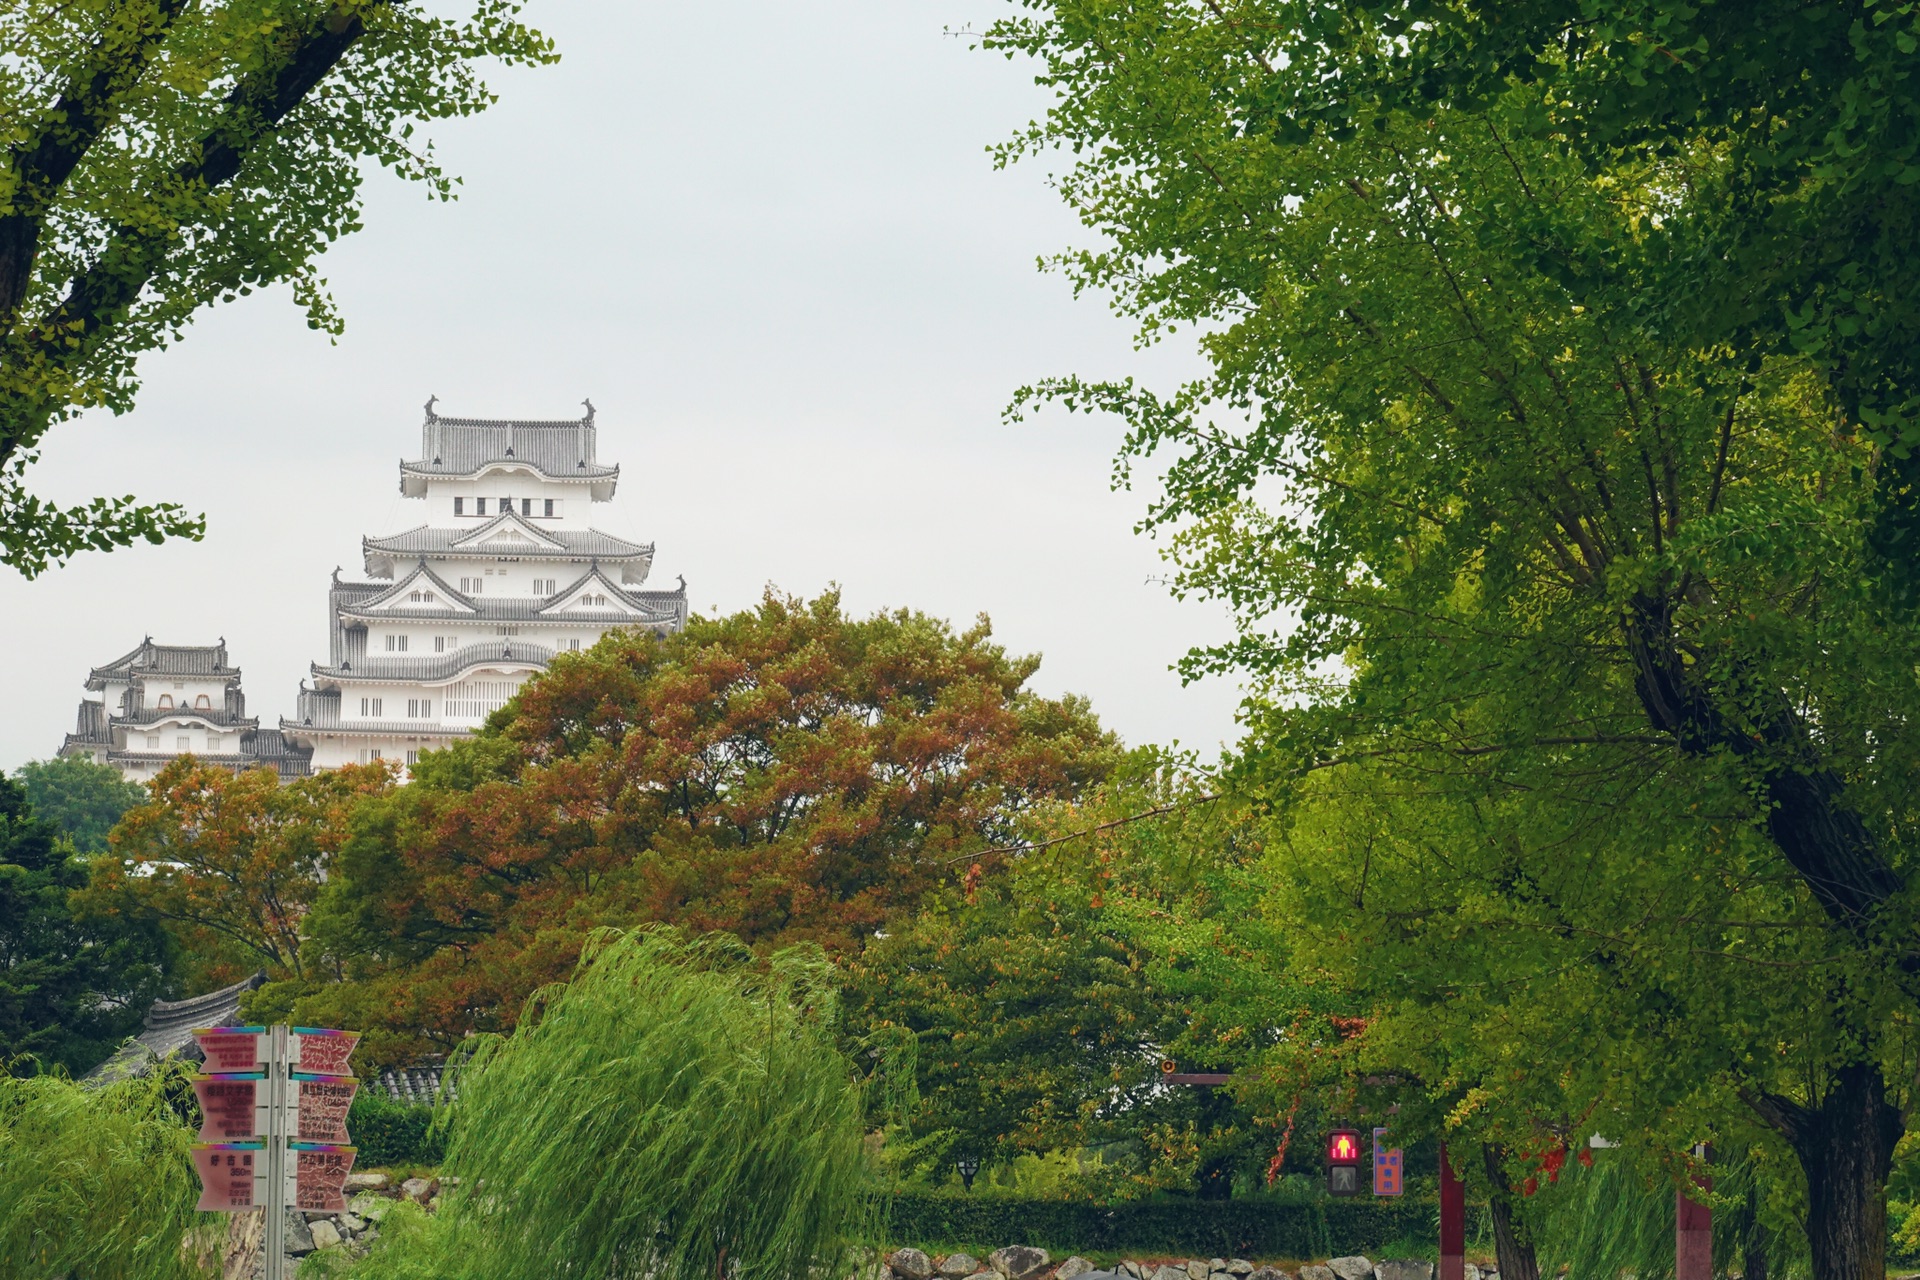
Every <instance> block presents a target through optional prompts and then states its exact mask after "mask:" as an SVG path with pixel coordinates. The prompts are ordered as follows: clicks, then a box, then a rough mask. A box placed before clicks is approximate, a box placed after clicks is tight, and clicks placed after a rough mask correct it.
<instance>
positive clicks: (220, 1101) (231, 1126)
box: [193, 1071, 266, 1142]
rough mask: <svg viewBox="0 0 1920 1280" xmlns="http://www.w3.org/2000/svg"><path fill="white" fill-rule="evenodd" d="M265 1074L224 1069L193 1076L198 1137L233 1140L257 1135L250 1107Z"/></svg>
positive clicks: (254, 1102) (253, 1115)
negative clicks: (197, 1112) (197, 1108)
mask: <svg viewBox="0 0 1920 1280" xmlns="http://www.w3.org/2000/svg"><path fill="white" fill-rule="evenodd" d="M265 1080H266V1074H265V1073H264V1072H260V1071H253V1072H225V1073H222V1074H220V1075H207V1076H195V1077H194V1078H193V1096H194V1097H196V1098H198V1099H199V1100H200V1140H201V1141H202V1142H234V1141H242V1140H245V1139H247V1138H253V1137H258V1136H259V1135H258V1134H257V1133H255V1131H254V1125H255V1123H256V1117H255V1114H254V1107H255V1105H256V1103H257V1102H258V1100H259V1096H260V1094H259V1089H260V1086H261V1085H262V1084H263V1083H265Z"/></svg>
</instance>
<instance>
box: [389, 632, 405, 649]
mask: <svg viewBox="0 0 1920 1280" xmlns="http://www.w3.org/2000/svg"><path fill="white" fill-rule="evenodd" d="M406 651H407V638H406V637H405V636H388V637H387V652H388V653H405V652H406Z"/></svg>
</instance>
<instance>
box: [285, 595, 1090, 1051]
mask: <svg viewBox="0 0 1920 1280" xmlns="http://www.w3.org/2000/svg"><path fill="white" fill-rule="evenodd" d="M1037 666H1038V660H1037V659H1035V658H1015V657H1010V656H1009V655H1008V654H1007V653H1006V652H1005V650H1004V649H1002V648H1001V647H1000V646H998V645H995V644H994V643H992V640H991V631H990V629H989V627H988V624H987V623H986V621H985V620H984V619H982V620H981V621H980V622H979V623H977V624H976V625H975V626H973V627H971V628H969V629H968V630H966V631H963V632H957V633H956V632H955V631H954V630H953V629H951V628H950V627H948V626H947V625H946V624H945V623H942V622H940V621H938V620H936V619H933V618H929V617H927V616H925V615H924V614H918V613H911V612H907V611H904V610H903V611H898V612H890V613H881V614H876V615H874V616H873V617H869V618H850V617H848V616H847V615H846V614H845V613H844V612H843V611H842V609H841V605H840V599H839V596H838V595H837V594H836V593H828V594H826V595H823V596H821V597H820V598H818V599H816V600H812V601H801V600H798V599H794V598H790V597H785V596H780V595H777V594H773V593H769V594H768V595H767V597H766V598H765V599H764V600H763V601H762V603H761V604H760V606H759V607H758V608H757V609H754V610H749V611H743V612H740V613H736V614H733V615H731V616H728V617H722V618H715V619H700V618H696V619H694V620H693V621H692V623H691V624H690V625H689V626H688V628H687V629H686V630H685V631H684V632H682V633H680V634H677V635H673V636H667V637H656V636H653V635H650V634H645V633H635V634H619V635H614V636H610V637H608V638H607V639H605V640H603V641H602V642H601V643H600V644H599V645H598V646H596V647H595V648H594V649H592V650H590V651H587V652H584V653H581V654H578V655H572V654H565V655H562V656H561V657H560V658H558V659H557V660H556V661H555V663H554V665H553V667H552V669H551V670H550V671H548V672H547V673H546V674H545V675H543V676H541V677H540V678H538V679H536V680H534V681H532V682H530V683H529V684H528V685H527V686H526V688H525V689H523V690H522V691H521V693H520V695H519V697H518V698H516V699H515V700H514V702H513V703H512V704H511V705H509V706H508V707H507V708H506V709H504V710H503V711H501V712H500V713H499V714H498V715H496V716H495V718H494V720H493V721H492V722H491V723H490V724H489V726H488V727H487V728H486V730H485V731H483V732H482V733H481V734H479V735H477V736H476V737H475V738H474V739H473V740H471V741H467V742H462V743H460V744H458V745H456V746H455V747H453V748H452V749H450V750H448V751H445V752H440V753H436V754H432V755H429V756H427V757H425V758H423V759H422V761H421V762H420V764H419V765H418V766H417V767H416V769H415V770H414V779H415V780H414V782H413V784H412V785H411V786H408V787H406V788H403V789H401V790H399V791H397V792H394V793H392V794H390V795H387V796H385V797H382V798H380V799H378V800H376V801H374V802H372V803H370V804H367V805H363V806H362V807H361V808H360V810H359V811H358V812H357V813H356V814H355V816H354V821H353V827H352V830H351V831H350V832H349V833H347V838H346V839H345V840H344V841H343V843H342V846H341V850H340V853H339V855H338V857H337V858H336V860H335V864H334V870H333V875H332V877H331V879H330V882H329V884H328V886H327V888H326V890H325V892H324V893H323V895H322V897H321V900H320V901H319V902H318V904H317V905H316V908H315V911H314V914H313V916H312V919H311V923H310V929H309V932H310V935H311V937H310V939H309V942H308V944H307V945H308V949H309V954H308V959H309V963H314V964H319V965H321V966H322V967H323V968H325V969H327V970H328V971H330V972H331V971H336V970H337V971H338V972H339V973H341V974H342V975H344V976H345V977H346V978H347V979H348V981H346V982H345V983H341V984H335V985H332V986H329V987H327V988H325V989H322V990H319V991H316V992H314V993H313V994H311V995H309V996H307V997H306V998H305V999H303V1000H302V1001H301V1002H300V1003H299V1004H298V1005H297V1006H296V1009H297V1011H298V1016H300V1017H303V1018H323V1019H330V1020H334V1021H335V1022H336V1023H337V1024H338V1025H354V1026H364V1027H369V1028H371V1029H373V1030H374V1031H375V1032H376V1034H375V1035H374V1036H373V1037H371V1038H370V1040H369V1041H368V1043H367V1045H366V1050H367V1053H368V1055H369V1057H370V1058H371V1057H377V1056H380V1055H382V1054H390V1055H393V1056H403V1055H404V1054H406V1053H410V1052H417V1051H418V1050H420V1049H421V1048H425V1047H429V1046H434V1045H438V1046H442V1047H444V1046H446V1045H449V1044H451V1043H452V1042H454V1041H456V1040H457V1039H459V1038H460V1037H461V1036H463V1035H464V1034H465V1033H466V1032H468V1031H469V1030H474V1029H488V1028H496V1027H507V1026H511V1025H512V1024H513V1022H514V1020H515V1018H516V1016H517V1014H518V1011H519V1007H520V1004H521V1003H522V1001H523V1000H524V999H525V998H526V996H527V995H528V994H529V993H530V992H532V991H533V990H534V989H535V988H536V987H538V986H539V985H541V984H542V983H544V982H547V981H551V980H553V979H555V978H558V977H562V976H564V975H565V974H566V973H567V972H568V971H569V970H570V969H571V967H572V965H573V963H574V961H575V959H576V957H577V955H578V952H579V948H580V944H581V942H582V940H583V939H584V938H585V937H586V935H587V933H588V931H589V930H590V929H592V928H593V927H595V926H597V925H602V924H616V925H630V924H637V923H643V922H649V921H660V922H667V923H673V924H677V925H681V926H683V927H685V928H688V929H691V930H695V931H709V930H722V931H726V932H729V933H733V934H735V935H737V936H738V937H740V938H741V939H743V940H744V941H745V942H746V943H748V944H749V945H751V946H754V947H757V948H773V947H779V946H785V945H789V944H792V943H796V942H803V941H812V942H817V943H819V944H820V945H822V946H823V947H825V948H826V949H827V950H828V951H829V952H833V953H839V954H846V953H850V952H855V951H858V950H859V949H860V948H861V947H862V946H863V945H864V943H865V940H866V939H868V938H870V937H871V936H872V935H873V934H874V933H875V932H876V931H877V930H880V929H882V928H883V927H885V926H886V925H887V924H888V923H889V922H890V921H894V920H897V919H899V918H900V917H902V916H903V915H905V914H907V913H909V912H911V911H912V910H913V908H914V907H915V906H916V905H917V904H918V903H919V902H920V901H921V899H922V898H923V897H924V896H925V894H926V893H927V892H928V890H930V889H932V888H933V887H934V886H936V885H939V884H942V883H944V882H946V881H948V880H950V879H953V878H955V877H957V876H958V875H960V874H961V873H962V872H963V871H964V868H965V864H966V862H967V861H968V857H969V855H970V854H972V853H974V852H977V851H980V850H984V849H988V848H990V847H993V846H995V845H997V844H1002V843H1005V842H1007V841H1008V840H1010V839H1012V838H1013V837H1014V835H1015V830H1016V828H1015V823H1016V821H1017V820H1018V818H1019V817H1020V815H1021V814H1023V813H1025V812H1027V811H1028V810H1030V809H1031V808H1032V807H1033V806H1034V805H1036V804H1039V803H1042V802H1045V801H1049V800H1058V799H1065V798H1071V797H1073V796H1076V795H1078V794H1080V793H1081V792H1083V791H1084V790H1085V789H1086V788H1088V787H1089V786H1091V785H1093V784H1095V783H1097V782H1098V781H1099V780H1100V779H1102V778H1103V777H1105V776H1106V774H1107V773H1108V771H1109V770H1110V769H1111V767H1112V765H1113V763H1114V762H1115V761H1116V760H1117V758H1118V756H1119V750H1118V747H1117V744H1116V743H1115V742H1114V740H1113V738H1112V736H1111V735H1110V734H1108V733H1106V732H1105V731H1103V730H1102V729H1101V728H1100V726H1099V723H1098V721H1097V720H1095V718H1094V716H1093V715H1092V713H1091V711H1090V710H1089V709H1088V707H1087V705H1086V704H1085V703H1084V702H1083V701H1081V700H1079V699H1075V698H1064V699H1059V700H1053V699H1047V698H1042V697H1040V696H1039V695H1037V694H1035V693H1034V692H1032V691H1031V690H1029V689H1028V688H1026V683H1027V681H1028V679H1029V678H1030V677H1031V676H1032V675H1033V673H1034V671H1035V669H1036V668H1037Z"/></svg>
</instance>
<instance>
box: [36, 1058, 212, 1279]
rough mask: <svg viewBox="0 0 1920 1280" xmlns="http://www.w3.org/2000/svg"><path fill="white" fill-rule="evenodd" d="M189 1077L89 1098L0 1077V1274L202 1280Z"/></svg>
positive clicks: (63, 1087) (174, 1075)
mask: <svg viewBox="0 0 1920 1280" xmlns="http://www.w3.org/2000/svg"><path fill="white" fill-rule="evenodd" d="M183 1076H184V1070H183V1069H182V1068H178V1067H168V1068H163V1069H162V1070H160V1071H158V1072H157V1073H155V1074H154V1075H153V1076H150V1077H148V1078H146V1079H142V1080H135V1081H129V1082H127V1083H124V1084H117V1085H113V1086H111V1087H109V1088H106V1089H101V1090H95V1091H90V1090H86V1089H82V1088H81V1087H79V1086H78V1085H75V1084H72V1083H70V1082H69V1081H66V1080H60V1079H56V1078H54V1077H51V1076H39V1077H36V1078H33V1079H19V1078H9V1077H6V1076H0V1276H4V1277H6V1280H60V1278H61V1277H66V1276H87V1277H98V1280H201V1277H204V1276H205V1274H206V1272H205V1270H204V1269H203V1267H202V1266H201V1265H200V1262H201V1259H200V1258H199V1257H198V1256H197V1253H196V1252H195V1251H194V1250H193V1249H190V1248H183V1247H182V1246H183V1242H186V1241H187V1239H188V1231H189V1229H190V1228H192V1227H193V1225H194V1224H195V1222H196V1221H197V1220H199V1219H200V1216H201V1215H199V1214H196V1213H195V1212H194V1205H195V1203H196V1202H197V1201H198V1200H199V1198H200V1179H199V1178H198V1177H197V1176H196V1175H195V1174H194V1171H193V1160H192V1156H191V1154H190V1152H189V1150H188V1148H189V1145H190V1144H191V1143H192V1141H193V1132H192V1130H190V1129H188V1128H187V1126H186V1124H185V1123H184V1122H183V1119H182V1115H181V1112H180V1110H179V1108H180V1105H181V1101H182V1099H183V1098H184V1100H185V1103H186V1105H187V1106H191V1105H192V1102H193V1095H192V1093H191V1092H190V1091H188V1090H187V1089H186V1087H185V1084H184V1080H183Z"/></svg>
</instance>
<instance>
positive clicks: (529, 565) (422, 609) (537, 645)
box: [280, 400, 687, 769]
mask: <svg viewBox="0 0 1920 1280" xmlns="http://www.w3.org/2000/svg"><path fill="white" fill-rule="evenodd" d="M433 406H434V401H432V400H429V401H428V402H427V414H426V421H425V423H424V424H423V426H422V428H421V444H420V457H419V458H418V459H416V460H413V461H402V462H401V464H400V492H401V493H402V494H404V495H405V496H407V497H409V498H416V499H419V500H420V501H421V502H422V503H423V504H424V506H425V511H424V513H423V514H424V516H425V522H424V523H422V524H420V525H418V526H416V527H414V528H412V529H408V530H406V531H405V532H403V533H397V534H393V535H390V536H387V537H369V538H364V539H362V541H361V551H362V555H363V558H364V561H365V567H366V574H367V577H368V579H370V581H364V582H345V581H342V580H341V579H340V575H339V572H338V571H335V574H334V580H333V585H332V587H331V589H330V590H329V592H328V611H329V616H330V621H331V636H330V640H331V648H330V652H329V654H328V657H327V661H325V662H324V663H322V662H316V663H314V664H313V665H312V679H313V684H312V687H311V688H309V687H308V686H307V684H306V682H304V681H303V682H302V683H301V687H300V701H299V707H298V710H297V712H296V713H295V714H294V715H293V716H292V717H290V718H285V719H282V720H281V721H280V732H281V734H282V735H283V736H284V738H285V739H286V740H287V742H288V744H289V745H290V746H291V747H292V748H295V749H298V750H304V751H311V753H312V762H313V767H314V768H316V769H327V768H334V767H337V766H339V765H342V764H348V763H364V762H367V761H370V760H391V761H394V762H396V763H399V764H401V765H403V766H404V765H407V764H411V763H413V762H414V761H416V760H417V759H418V757H419V753H420V752H422V751H426V750H432V749H436V748H439V747H444V746H446V745H447V744H448V743H450V742H452V741H453V740H454V739H456V738H459V737H462V736H464V735H467V734H470V733H472V732H473V731H474V730H475V729H477V728H479V727H480V725H481V724H482V723H483V722H484V721H485V720H486V718H487V716H489V715H491V714H492V713H493V712H494V711H497V710H499V709H500V707H501V706H503V705H505V703H506V701H507V700H508V699H509V698H511V697H512V696H513V694H514V693H515V691H517V690H518V689H519V687H520V685H521V684H522V683H523V682H524V681H525V680H526V679H527V678H528V677H529V676H531V675H533V674H534V673H535V672H537V671H541V670H543V669H544V668H545V667H546V665H547V664H548V662H550V661H551V660H552V659H553V657H554V655H555V654H557V653H562V652H567V651H575V650H579V649H585V648H588V647H591V646H592V645H593V643H594V642H595V641H597V640H599V639H600V637H601V636H603V635H605V634H606V633H607V632H609V631H612V630H616V629H619V628H633V627H642V628H647V629H650V630H654V631H658V632H668V631H677V630H679V629H680V628H682V627H684V626H685V625H686V620H687V594H686V584H685V582H684V581H682V582H681V583H680V585H679V586H678V587H677V588H676V589H675V590H672V591H650V590H646V589H644V584H645V583H646V580H647V575H648V572H649V571H650V570H651V568H652V565H653V545H652V544H651V543H647V544H639V543H633V542H627V541H625V540H623V539H621V538H616V537H614V536H613V535H611V534H608V533H604V532H602V531H600V530H598V529H595V528H594V527H593V518H592V517H593V507H594V504H595V503H601V502H610V501H612V499H613V496H614V490H615V488H616V486H617V485H618V483H619V479H620V468H619V467H618V466H609V465H603V464H602V463H601V462H600V461H599V459H598V458H597V456H596V453H597V450H596V431H595V427H594V421H593V418H594V414H593V406H592V404H591V403H590V402H589V403H588V404H587V412H586V416H585V417H582V418H579V419H568V420H561V421H517V420H506V419H487V418H447V417H441V416H440V415H439V414H437V413H436V412H434V407H433Z"/></svg>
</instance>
